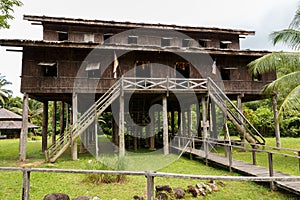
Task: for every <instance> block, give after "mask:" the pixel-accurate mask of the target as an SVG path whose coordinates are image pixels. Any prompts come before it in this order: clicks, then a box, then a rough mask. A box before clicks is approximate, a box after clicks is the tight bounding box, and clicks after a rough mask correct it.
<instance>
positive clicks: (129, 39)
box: [128, 36, 138, 44]
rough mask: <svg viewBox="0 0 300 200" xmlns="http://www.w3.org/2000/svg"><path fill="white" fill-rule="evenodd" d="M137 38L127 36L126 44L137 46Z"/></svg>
mask: <svg viewBox="0 0 300 200" xmlns="http://www.w3.org/2000/svg"><path fill="white" fill-rule="evenodd" d="M137 38H138V37H137V36H128V44H137Z"/></svg>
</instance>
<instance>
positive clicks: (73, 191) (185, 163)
mask: <svg viewBox="0 0 300 200" xmlns="http://www.w3.org/2000/svg"><path fill="white" fill-rule="evenodd" d="M298 142H299V140H298ZM18 148H19V140H0V166H15V167H17V166H26V167H44V168H65V169H89V160H91V159H94V158H93V157H92V156H90V155H89V154H80V155H79V160H77V161H71V160H70V156H69V155H65V156H63V157H61V158H60V159H58V160H57V162H55V163H54V164H50V163H43V161H44V157H43V156H42V155H40V149H41V142H40V141H29V142H28V143H27V150H28V151H27V156H28V158H29V160H28V162H26V163H20V162H18ZM243 153H244V152H243ZM235 154H237V153H235ZM236 156H237V155H236ZM140 159H145V158H140ZM149 159H153V162H156V160H155V156H153V157H150V158H149ZM259 162H260V161H259ZM159 171H161V172H172V173H184V174H200V175H236V176H238V174H235V173H231V174H230V173H229V172H228V171H226V170H222V169H218V168H212V167H207V166H205V165H204V164H203V163H202V162H200V161H199V160H189V159H188V158H185V157H182V158H180V159H179V160H177V161H175V162H173V163H171V164H170V165H168V166H166V167H164V168H162V169H160V170H159ZM86 177H87V175H81V174H59V173H37V172H35V173H31V179H30V180H31V188H30V199H31V200H41V199H43V197H44V196H45V195H46V194H48V193H53V192H63V193H66V194H68V195H69V196H70V197H71V199H72V198H74V197H76V196H80V195H87V196H96V195H98V196H101V198H102V199H104V200H111V199H114V198H115V199H118V200H127V199H128V200H129V199H133V198H132V197H133V195H140V196H142V195H144V196H145V192H146V178H145V177H138V176H127V177H126V181H125V182H124V183H111V184H100V185H95V184H93V183H90V182H86V181H84V180H85V178H86ZM198 182H199V181H197V180H186V179H170V178H155V185H163V184H168V185H170V186H171V187H173V188H174V187H182V188H184V189H186V187H187V185H195V184H196V183H198ZM225 184H226V186H225V187H219V189H220V190H219V191H218V192H215V193H213V194H210V195H208V196H207V197H205V199H249V200H250V199H273V200H277V199H278V200H280V199H297V198H293V197H291V196H289V195H287V194H283V193H280V192H270V191H269V188H268V185H266V186H264V185H260V184H256V183H251V182H225ZM0 186H1V187H0V199H5V200H10V199H11V200H16V199H21V187H22V174H21V172H6V171H5V172H4V171H1V172H0ZM185 199H195V198H192V197H191V196H190V195H187V196H186V198H185ZM198 199H204V197H199V198H198Z"/></svg>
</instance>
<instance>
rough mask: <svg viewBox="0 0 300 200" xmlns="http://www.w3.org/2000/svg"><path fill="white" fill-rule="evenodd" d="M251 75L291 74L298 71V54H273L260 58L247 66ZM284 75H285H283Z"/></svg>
mask: <svg viewBox="0 0 300 200" xmlns="http://www.w3.org/2000/svg"><path fill="white" fill-rule="evenodd" d="M248 66H249V72H250V73H251V74H253V75H255V76H256V75H258V74H264V73H267V72H272V71H276V72H293V71H298V70H300V53H299V52H273V53H270V54H267V55H265V56H263V57H260V58H258V59H256V60H254V61H252V62H250V63H249V64H248ZM284 74H286V73H284Z"/></svg>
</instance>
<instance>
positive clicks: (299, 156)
mask: <svg viewBox="0 0 300 200" xmlns="http://www.w3.org/2000/svg"><path fill="white" fill-rule="evenodd" d="M298 162H299V171H300V151H298Z"/></svg>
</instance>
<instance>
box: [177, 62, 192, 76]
mask: <svg viewBox="0 0 300 200" xmlns="http://www.w3.org/2000/svg"><path fill="white" fill-rule="evenodd" d="M175 67H176V77H177V78H182V76H183V77H184V78H190V63H189V62H176V63H175Z"/></svg>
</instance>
